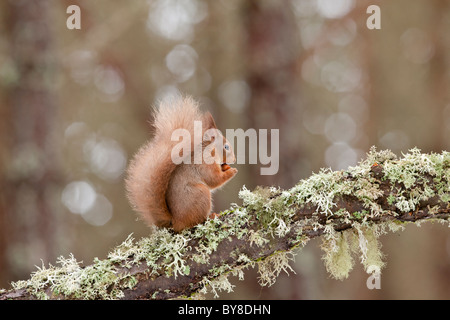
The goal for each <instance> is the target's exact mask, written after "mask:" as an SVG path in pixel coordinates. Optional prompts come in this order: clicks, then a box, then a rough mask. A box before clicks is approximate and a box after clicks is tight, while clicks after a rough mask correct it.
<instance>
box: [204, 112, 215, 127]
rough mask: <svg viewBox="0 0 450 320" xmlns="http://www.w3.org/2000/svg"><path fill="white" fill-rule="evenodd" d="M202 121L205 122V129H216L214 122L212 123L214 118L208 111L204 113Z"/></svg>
mask: <svg viewBox="0 0 450 320" xmlns="http://www.w3.org/2000/svg"><path fill="white" fill-rule="evenodd" d="M203 119H204V122H205V126H206V129H211V128H216V129H217V126H216V122H215V121H214V118H213V116H212V114H211V113H210V112H209V111H208V112H206V113H205V115H204V118H203Z"/></svg>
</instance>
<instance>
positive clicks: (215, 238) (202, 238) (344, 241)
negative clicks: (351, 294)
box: [0, 148, 450, 300]
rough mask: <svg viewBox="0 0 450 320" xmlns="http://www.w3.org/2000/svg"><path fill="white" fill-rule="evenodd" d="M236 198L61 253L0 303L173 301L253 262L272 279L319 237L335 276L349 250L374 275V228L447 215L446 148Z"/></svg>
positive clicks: (387, 155)
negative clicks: (179, 228) (200, 215)
mask: <svg viewBox="0 0 450 320" xmlns="http://www.w3.org/2000/svg"><path fill="white" fill-rule="evenodd" d="M240 198H241V199H242V200H243V204H242V205H241V206H237V205H233V206H232V207H231V208H230V209H229V210H227V211H225V212H223V213H222V214H221V216H220V217H218V218H216V219H211V220H207V221H206V222H205V223H203V224H201V225H198V226H196V227H194V228H192V229H189V230H185V231H183V232H182V233H179V234H175V233H173V232H172V231H171V230H167V229H155V230H154V231H153V233H152V234H151V235H150V236H149V237H147V238H143V239H141V240H139V241H135V240H134V239H133V238H132V237H131V236H129V237H128V238H127V239H126V240H125V241H124V242H123V243H122V244H121V245H119V246H118V247H116V248H114V249H113V250H112V251H111V252H110V253H109V255H108V258H107V259H104V260H99V259H95V260H94V262H93V264H91V265H89V266H81V265H80V263H78V262H77V261H76V260H75V259H74V257H73V256H70V257H69V258H63V257H61V258H59V259H58V261H57V263H58V264H59V266H51V265H50V266H49V267H44V266H42V267H41V268H38V270H37V271H36V272H34V273H33V274H32V275H31V277H30V279H28V280H25V281H18V282H16V283H13V286H12V289H10V290H3V292H1V293H0V300H2V299H35V298H47V299H170V298H177V297H190V296H192V295H194V294H197V293H199V292H204V291H205V290H207V289H210V290H211V291H212V292H213V293H214V294H215V295H216V294H217V293H218V292H219V291H221V290H226V291H230V290H232V287H233V285H232V284H231V283H230V282H229V281H228V278H227V277H228V275H229V274H230V273H232V274H236V275H239V278H241V277H242V276H243V272H242V270H243V269H244V268H248V267H253V266H257V267H258V270H259V273H260V284H261V285H271V284H272V283H273V282H274V281H275V279H276V277H277V276H278V274H279V273H280V272H281V271H283V270H284V271H289V270H290V269H291V268H290V266H289V261H290V260H292V257H293V254H294V252H295V249H296V248H298V247H302V246H304V245H305V244H306V243H307V242H308V240H310V239H312V238H315V237H319V236H321V237H322V238H323V245H322V249H323V250H324V261H325V265H326V267H327V269H328V271H329V272H330V273H331V275H332V276H334V277H336V278H345V277H347V275H348V272H349V271H350V270H351V268H352V265H353V258H352V255H354V254H355V252H358V253H359V254H360V255H361V261H362V263H363V265H364V267H365V269H366V271H367V272H369V273H373V272H380V270H381V268H382V267H383V265H384V262H383V261H382V259H381V257H382V254H381V253H380V252H379V248H380V246H379V243H378V236H379V235H380V234H382V233H384V232H387V231H396V230H398V229H401V228H402V226H403V225H404V224H405V223H408V222H413V223H419V222H422V221H426V220H434V221H441V222H445V223H448V222H449V216H450V204H449V201H450V153H448V152H445V151H444V152H442V153H441V154H423V153H421V152H420V150H418V149H412V150H410V152H409V153H408V154H405V155H404V156H403V158H401V159H397V157H396V156H395V155H394V154H392V153H391V152H390V151H381V152H377V151H376V150H375V149H374V148H372V149H371V151H370V152H369V154H368V155H367V159H366V160H364V161H362V162H361V163H360V164H359V165H358V166H356V167H350V168H348V169H347V170H346V171H331V170H322V171H320V172H319V173H317V174H313V175H312V176H311V177H310V178H308V179H306V180H302V181H300V182H299V183H298V184H297V185H296V186H294V187H293V188H291V189H290V190H285V191H284V190H280V189H278V188H273V187H272V188H257V189H256V190H254V191H253V192H250V191H249V190H247V189H246V188H245V187H243V189H242V190H241V191H240Z"/></svg>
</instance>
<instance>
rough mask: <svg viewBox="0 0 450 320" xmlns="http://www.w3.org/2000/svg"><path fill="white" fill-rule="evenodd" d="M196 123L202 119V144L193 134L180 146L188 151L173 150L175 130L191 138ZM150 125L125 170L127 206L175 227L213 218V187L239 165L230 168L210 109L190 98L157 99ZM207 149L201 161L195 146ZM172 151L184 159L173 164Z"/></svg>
mask: <svg viewBox="0 0 450 320" xmlns="http://www.w3.org/2000/svg"><path fill="white" fill-rule="evenodd" d="M195 122H197V124H199V123H201V128H202V132H201V134H202V137H203V138H202V139H201V142H200V144H199V143H198V141H195V139H194V138H192V139H189V140H188V141H187V142H186V141H183V142H182V143H181V146H184V147H187V150H188V151H189V150H192V151H191V152H190V153H189V152H186V154H183V152H184V150H185V149H182V150H181V151H180V153H179V154H177V153H176V152H174V151H173V150H175V149H174V148H175V147H176V146H178V147H179V146H180V143H179V142H178V141H173V140H174V138H173V133H174V132H175V130H177V129H183V130H184V132H188V133H189V134H190V136H191V137H194V128H195V125H194V124H195ZM153 126H154V128H155V135H154V137H153V139H152V140H150V141H149V142H147V143H146V144H145V145H143V146H142V147H141V148H140V150H139V151H138V152H137V153H136V155H135V156H134V158H133V160H132V161H131V163H130V165H129V167H128V170H127V178H126V179H125V184H126V190H127V195H128V199H129V200H130V203H131V205H132V206H133V208H134V209H135V210H136V211H137V212H138V213H139V215H140V217H141V218H142V220H144V222H145V223H146V224H147V225H156V226H158V227H163V228H173V230H174V231H175V232H180V231H182V230H183V229H186V228H191V227H193V226H195V225H197V224H199V223H202V222H204V221H205V220H206V219H207V218H208V217H211V218H214V217H215V214H214V213H211V209H212V203H211V191H212V190H214V189H216V188H218V187H220V186H222V185H224V184H225V183H226V182H227V181H229V180H230V179H231V178H233V177H234V176H235V175H236V173H237V172H238V170H237V169H236V168H232V167H230V164H232V163H234V162H235V159H236V158H235V156H234V153H233V150H232V147H231V145H230V144H229V142H228V140H227V139H226V138H225V137H224V136H223V135H222V134H221V133H220V131H218V130H217V127H216V124H215V122H214V119H213V117H212V115H211V113H209V112H206V113H202V112H200V110H199V107H198V103H197V102H195V101H194V100H193V99H192V98H189V97H183V98H181V97H180V98H175V99H174V100H172V101H170V102H161V103H160V105H159V107H158V108H157V109H156V110H155V113H154V123H153ZM209 129H214V130H215V131H213V132H215V133H216V134H211V130H209ZM196 143H197V145H196ZM189 147H191V148H189ZM206 148H209V151H210V155H211V156H212V158H213V160H214V161H213V162H212V163H211V161H206V159H202V160H201V161H200V162H199V161H198V158H195V156H194V153H195V151H196V150H197V151H198V150H200V151H201V152H202V153H203V152H205V151H206ZM176 150H178V149H176ZM174 154H175V156H180V157H181V159H184V160H185V161H184V162H181V163H178V164H177V163H176V161H173V159H174ZM194 158H195V159H194ZM194 160H197V161H194Z"/></svg>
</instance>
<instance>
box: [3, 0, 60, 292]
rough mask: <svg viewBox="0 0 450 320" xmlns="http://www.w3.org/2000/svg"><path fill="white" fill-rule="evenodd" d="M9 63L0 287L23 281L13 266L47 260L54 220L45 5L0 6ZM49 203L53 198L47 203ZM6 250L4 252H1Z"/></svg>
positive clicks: (51, 63)
mask: <svg viewBox="0 0 450 320" xmlns="http://www.w3.org/2000/svg"><path fill="white" fill-rule="evenodd" d="M3 8H4V9H5V11H6V12H7V13H8V15H5V18H6V19H5V20H6V23H5V24H6V26H5V28H6V29H7V34H8V36H9V39H8V40H9V41H8V43H9V44H10V46H9V50H10V57H12V59H11V61H10V64H11V68H13V70H15V73H16V76H17V81H13V82H11V83H10V84H9V86H6V87H4V88H3V90H4V92H3V96H4V97H5V100H6V103H5V105H3V107H2V108H3V110H2V116H3V117H2V118H1V119H0V121H1V122H2V124H1V127H2V128H3V129H2V130H3V131H2V133H4V132H6V133H7V136H6V137H4V138H3V139H2V140H1V143H2V146H1V147H0V149H1V150H2V153H3V154H2V162H3V164H2V167H1V168H0V170H1V171H2V173H1V174H0V179H1V180H0V185H1V190H2V192H1V197H2V198H1V201H0V206H1V207H0V223H1V225H0V234H1V235H2V239H1V241H0V243H2V244H3V249H4V250H1V249H0V255H1V256H0V266H1V267H2V272H1V273H0V286H4V285H6V283H7V281H11V280H14V279H15V278H17V277H21V276H23V274H21V273H22V272H26V271H28V270H21V269H20V268H18V267H17V262H19V261H23V260H25V261H29V262H32V263H34V264H39V259H43V260H44V261H46V260H48V259H49V258H53V254H52V248H55V246H56V244H55V243H54V242H55V241H54V238H53V236H54V234H55V228H54V225H53V224H54V223H55V217H54V216H53V217H52V215H53V212H52V208H51V206H50V201H49V200H50V199H49V198H50V197H52V196H54V195H55V194H57V193H56V192H55V193H53V192H54V191H55V190H56V189H55V188H52V186H56V183H57V180H58V177H59V174H58V171H59V170H58V167H57V166H56V160H57V156H56V155H55V150H56V148H55V143H54V141H53V140H54V139H55V136H54V135H52V134H51V133H52V131H53V129H54V125H55V124H56V106H55V98H54V94H53V92H52V90H51V88H50V87H51V86H52V85H53V83H52V75H53V73H54V70H53V69H54V67H55V62H54V61H52V59H53V58H52V57H54V56H52V55H51V52H52V34H51V32H50V30H51V23H52V21H51V17H50V15H49V11H50V9H51V7H50V3H49V1H32V2H29V1H27V2H21V1H10V2H8V3H7V4H4V5H3ZM53 201H54V199H53ZM6 248H7V249H8V250H6Z"/></svg>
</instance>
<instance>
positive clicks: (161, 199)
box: [125, 97, 202, 227]
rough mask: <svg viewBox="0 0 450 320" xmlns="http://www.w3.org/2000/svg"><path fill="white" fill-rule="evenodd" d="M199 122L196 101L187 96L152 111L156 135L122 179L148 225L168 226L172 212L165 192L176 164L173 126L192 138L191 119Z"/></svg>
mask: <svg viewBox="0 0 450 320" xmlns="http://www.w3.org/2000/svg"><path fill="white" fill-rule="evenodd" d="M196 120H197V121H201V120H202V114H201V112H200V111H199V108H198V105H197V103H196V102H195V101H194V100H193V99H192V98H189V97H183V98H176V99H173V100H170V101H168V102H167V101H166V102H161V103H160V105H159V107H158V108H157V109H156V110H155V113H154V123H153V126H154V128H155V136H154V138H153V139H152V140H151V141H149V142H148V143H147V144H145V145H144V146H143V147H142V148H141V149H140V150H139V151H138V152H137V154H136V155H135V156H134V158H133V160H132V161H131V162H130V165H129V167H128V172H127V178H126V180H125V184H126V190H127V194H128V199H129V200H130V202H131V204H132V206H133V208H134V209H135V210H136V211H137V212H138V213H139V215H140V217H141V218H142V220H144V222H146V223H147V224H148V225H152V224H154V225H156V226H158V227H170V226H171V220H172V215H171V213H170V211H169V209H168V207H167V203H166V192H167V189H168V185H169V181H170V178H171V175H172V173H173V171H174V170H175V168H176V166H177V165H176V164H175V163H174V162H173V161H172V159H171V153H172V149H173V147H174V146H175V145H176V144H177V143H179V142H178V141H172V140H171V137H172V133H173V131H174V130H176V129H180V128H183V129H187V130H188V131H189V133H190V134H191V137H193V131H194V121H196Z"/></svg>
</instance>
